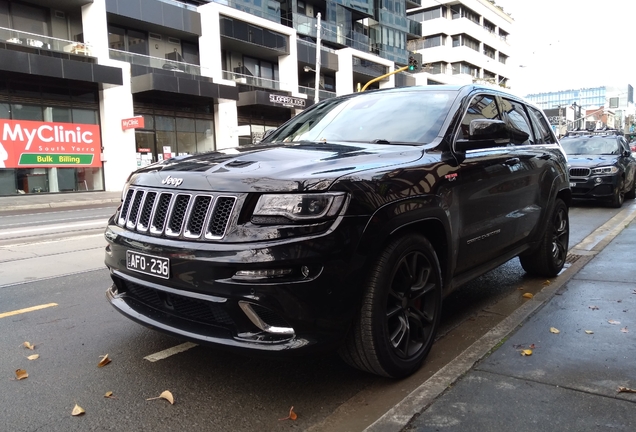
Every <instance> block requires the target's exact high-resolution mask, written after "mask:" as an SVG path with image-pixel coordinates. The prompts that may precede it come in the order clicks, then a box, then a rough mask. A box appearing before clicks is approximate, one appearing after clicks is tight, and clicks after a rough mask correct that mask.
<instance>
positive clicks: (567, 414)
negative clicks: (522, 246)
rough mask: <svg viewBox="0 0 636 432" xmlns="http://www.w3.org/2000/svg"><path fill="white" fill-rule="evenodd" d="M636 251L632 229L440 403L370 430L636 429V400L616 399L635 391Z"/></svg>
mask: <svg viewBox="0 0 636 432" xmlns="http://www.w3.org/2000/svg"><path fill="white" fill-rule="evenodd" d="M635 250H636V223H633V224H630V225H629V226H628V227H626V228H625V229H623V230H622V231H621V232H620V233H619V234H618V236H617V237H615V238H614V239H613V240H611V242H610V243H609V244H608V245H607V246H606V247H605V248H604V249H603V250H602V251H601V252H600V253H599V254H597V255H596V256H595V257H594V258H592V259H591V260H590V261H588V262H586V263H584V264H583V267H582V269H581V270H579V271H578V273H576V274H575V275H574V277H572V278H571V279H569V280H568V281H567V282H565V283H564V284H563V285H562V286H561V287H560V288H558V290H556V292H555V293H554V294H555V295H554V297H552V298H551V299H550V300H549V301H548V302H547V303H546V304H545V305H544V306H543V307H539V309H538V312H536V313H535V314H534V315H532V316H531V317H530V318H529V319H528V320H526V321H525V322H522V323H521V325H520V326H519V327H518V328H517V329H516V330H515V331H514V332H513V333H511V334H510V336H509V337H508V338H507V339H504V341H503V342H502V343H501V344H499V345H498V346H496V347H495V348H494V349H493V351H494V352H492V353H491V354H489V355H486V356H485V357H484V358H483V359H482V360H481V361H478V362H477V363H475V364H474V365H473V366H472V367H470V369H469V370H468V372H467V373H466V374H464V375H463V376H462V377H461V378H459V379H458V380H457V381H456V382H454V383H453V384H451V385H450V386H448V383H447V384H446V385H447V387H442V389H441V391H442V394H441V395H440V396H436V395H428V396H427V395H426V394H425V393H426V392H427V390H426V389H424V390H421V391H420V392H421V394H420V395H415V396H414V397H413V396H412V395H410V396H409V397H408V398H407V399H410V400H407V399H405V401H402V402H401V403H400V404H398V405H397V406H396V407H395V408H393V409H392V411H390V412H389V413H387V414H386V415H385V416H384V417H383V418H381V419H380V420H378V421H377V422H376V423H374V424H373V425H371V426H370V427H369V428H368V429H367V430H368V431H396V430H402V431H418V432H424V431H449V432H451V431H453V432H454V431H458V432H459V431H461V432H472V431H475V432H477V431H478V432H484V431H497V432H506V431H515V432H526V431H527V432H537V431H555V432H556V431H559V432H561V431H577V432H579V431H606V430H617V431H635V430H636V393H628V392H619V391H618V389H619V387H627V388H630V389H634V391H636V283H635V281H634V280H635V277H634V258H633V256H634V251H635ZM557 280H558V279H557ZM537 297H538V295H537ZM552 328H554V329H556V330H558V333H557V332H554V330H553V331H551V329H552ZM522 350H532V353H531V355H529V356H524V355H522ZM467 351H469V350H467ZM470 355H471V353H468V357H470ZM476 358H479V357H476ZM473 361H474V360H473ZM429 381H431V382H430V383H428V382H427V383H425V384H424V385H423V386H422V387H423V388H425V387H426V386H427V385H429V386H430V387H435V386H436V385H437V384H438V383H437V382H435V380H433V379H431V380H429ZM438 381H440V380H438ZM444 390H445V391H444ZM414 393H416V392H414ZM429 396H430V397H429ZM418 403H419V404H418ZM409 404H410V405H411V407H406V408H405V407H404V406H400V405H409ZM413 408H415V410H413ZM409 409H411V411H410V412H409ZM406 412H408V413H409V415H408V416H406V420H405V416H404V413H406ZM417 412H419V414H416V415H415V416H414V417H413V419H411V420H410V421H409V423H408V425H406V427H403V424H404V423H405V422H406V421H407V420H408V419H410V418H411V417H410V415H411V414H415V413H417ZM400 423H402V426H400Z"/></svg>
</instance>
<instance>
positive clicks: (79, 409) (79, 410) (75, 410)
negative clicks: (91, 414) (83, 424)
mask: <svg viewBox="0 0 636 432" xmlns="http://www.w3.org/2000/svg"><path fill="white" fill-rule="evenodd" d="M85 412H86V411H84V408H82V407H81V406H79V405H78V404H75V407H74V408H73V411H72V412H71V415H74V416H81V415H82V414H84V413H85Z"/></svg>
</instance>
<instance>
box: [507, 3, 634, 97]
mask: <svg viewBox="0 0 636 432" xmlns="http://www.w3.org/2000/svg"><path fill="white" fill-rule="evenodd" d="M495 4H497V5H498V6H501V7H503V9H504V11H505V12H507V13H509V14H510V15H511V16H512V18H513V19H514V20H515V24H514V26H513V29H512V31H511V36H510V43H511V47H512V54H511V57H510V59H508V61H509V63H508V64H510V65H511V67H512V68H513V71H511V72H510V75H511V76H510V78H511V81H510V86H511V90H512V91H514V93H517V94H519V95H520V96H526V95H528V94H531V93H539V92H545V91H556V90H568V89H577V88H584V87H598V86H604V85H623V84H632V85H634V86H636V1H634V0H602V1H598V0H495Z"/></svg>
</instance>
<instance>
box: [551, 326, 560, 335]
mask: <svg viewBox="0 0 636 432" xmlns="http://www.w3.org/2000/svg"><path fill="white" fill-rule="evenodd" d="M550 333H554V334H559V333H561V331H560V330H559V329H558V328H556V327H550Z"/></svg>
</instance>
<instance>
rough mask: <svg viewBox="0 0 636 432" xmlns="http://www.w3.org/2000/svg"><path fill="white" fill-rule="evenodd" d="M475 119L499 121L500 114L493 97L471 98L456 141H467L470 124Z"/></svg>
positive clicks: (479, 96) (480, 96)
mask: <svg viewBox="0 0 636 432" xmlns="http://www.w3.org/2000/svg"><path fill="white" fill-rule="evenodd" d="M475 119H489V120H501V114H500V113H499V108H497V103H496V102H495V98H494V97H493V96H491V95H478V96H475V97H474V98H473V100H472V101H471V103H470V106H469V107H468V110H467V111H466V115H464V118H463V119H462V124H461V126H460V130H459V133H458V134H457V139H468V135H469V132H470V122H471V121H473V120H475Z"/></svg>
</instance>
